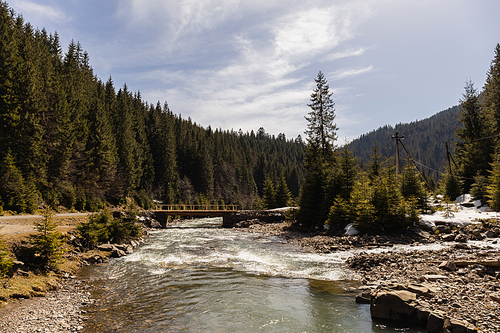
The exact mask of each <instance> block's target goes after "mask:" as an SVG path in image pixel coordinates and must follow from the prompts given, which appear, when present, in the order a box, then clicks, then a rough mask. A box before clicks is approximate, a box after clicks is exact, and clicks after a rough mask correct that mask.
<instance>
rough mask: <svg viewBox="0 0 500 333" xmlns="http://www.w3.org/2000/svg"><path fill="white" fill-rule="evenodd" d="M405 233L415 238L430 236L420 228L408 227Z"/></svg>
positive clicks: (427, 237)
mask: <svg viewBox="0 0 500 333" xmlns="http://www.w3.org/2000/svg"><path fill="white" fill-rule="evenodd" d="M405 235H406V236H408V237H410V238H416V239H429V238H430V237H431V235H430V234H429V233H428V232H427V231H423V230H422V229H420V228H410V229H408V230H406V232H405Z"/></svg>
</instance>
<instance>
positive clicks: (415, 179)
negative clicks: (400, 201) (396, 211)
mask: <svg viewBox="0 0 500 333" xmlns="http://www.w3.org/2000/svg"><path fill="white" fill-rule="evenodd" d="M400 191H401V194H402V195H403V197H404V198H405V199H414V200H416V201H417V202H418V208H419V209H424V208H425V207H424V206H425V200H426V196H427V195H426V192H425V188H424V184H423V183H422V180H421V178H420V175H419V174H418V173H417V171H416V170H415V167H414V165H413V164H412V163H411V161H410V160H409V159H407V160H406V163H405V166H404V168H403V173H402V175H401V177H400Z"/></svg>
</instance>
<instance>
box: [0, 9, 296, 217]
mask: <svg viewBox="0 0 500 333" xmlns="http://www.w3.org/2000/svg"><path fill="white" fill-rule="evenodd" d="M0 16H1V17H0V96H1V98H0V170H1V171H0V177H1V178H0V207H2V208H3V210H12V211H17V212H34V211H35V210H36V209H37V208H38V206H39V204H40V203H45V204H46V205H49V206H52V207H57V206H64V207H66V208H68V209H72V208H74V209H77V210H86V211H95V210H98V209H100V208H102V207H103V206H104V205H105V204H106V203H110V204H113V205H116V204H119V203H120V202H123V201H124V199H125V198H126V197H132V198H134V199H135V201H136V202H137V203H138V204H139V205H141V206H142V207H145V208H149V207H151V206H152V204H153V202H152V199H156V200H159V201H162V202H164V203H186V204H195V203H197V204H207V203H218V204H220V203H224V204H237V205H238V206H239V207H240V208H252V207H253V206H254V205H262V204H263V201H261V200H260V199H259V198H260V197H262V196H263V192H264V181H265V180H266V179H268V184H272V185H273V186H274V187H276V189H278V188H283V189H285V190H287V191H289V192H286V191H285V194H287V195H288V196H289V197H291V196H294V197H297V196H298V194H299V189H300V186H301V184H302V182H303V178H304V171H303V167H302V161H303V148H304V144H303V143H302V142H301V140H300V138H299V139H298V140H297V139H296V140H288V139H286V137H285V135H284V134H280V135H278V137H274V136H271V135H269V134H268V133H266V131H265V129H264V128H259V129H258V130H256V132H254V131H251V132H250V133H243V132H241V131H238V132H236V131H233V130H222V129H212V128H210V127H208V128H203V127H201V126H199V125H197V124H196V122H193V121H192V120H191V119H182V118H181V117H180V116H178V115H175V114H174V113H173V112H172V111H171V110H170V109H169V107H168V104H167V103H166V102H163V103H161V102H158V103H157V104H156V105H153V104H148V103H146V102H145V101H143V99H142V98H141V95H140V93H139V92H131V91H129V90H128V88H127V86H126V85H125V84H124V85H123V86H122V87H121V88H116V87H115V83H114V82H113V81H112V79H111V78H108V79H107V80H106V82H103V81H101V79H100V78H98V77H96V76H95V75H94V73H93V70H92V66H91V64H90V57H89V55H88V54H87V53H86V52H85V51H84V50H83V49H82V46H81V45H80V44H79V43H77V42H71V43H70V44H69V46H68V48H67V51H66V52H63V49H62V46H61V45H60V42H59V38H58V35H57V33H54V34H51V33H48V32H47V31H45V30H44V29H42V30H37V29H34V28H33V27H32V26H31V25H30V24H29V23H26V22H24V20H23V18H22V17H21V16H18V15H15V13H14V12H13V11H12V10H11V9H10V8H9V7H8V6H7V4H6V3H3V2H2V3H0ZM280 184H281V185H280Z"/></svg>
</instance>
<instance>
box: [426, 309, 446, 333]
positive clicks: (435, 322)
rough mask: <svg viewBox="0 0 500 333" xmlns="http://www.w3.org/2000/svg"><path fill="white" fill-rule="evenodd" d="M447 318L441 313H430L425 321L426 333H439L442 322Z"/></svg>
mask: <svg viewBox="0 0 500 333" xmlns="http://www.w3.org/2000/svg"><path fill="white" fill-rule="evenodd" d="M446 318H447V316H446V313H444V312H443V311H432V312H431V313H430V314H429V318H428V320H427V332H428V333H439V332H441V329H442V328H443V326H444V320H445V319H446Z"/></svg>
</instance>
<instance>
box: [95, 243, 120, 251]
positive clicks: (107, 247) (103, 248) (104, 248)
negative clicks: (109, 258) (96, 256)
mask: <svg viewBox="0 0 500 333" xmlns="http://www.w3.org/2000/svg"><path fill="white" fill-rule="evenodd" d="M97 249H98V250H100V251H108V252H111V251H114V250H116V249H117V248H116V246H115V245H113V244H100V245H97Z"/></svg>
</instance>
